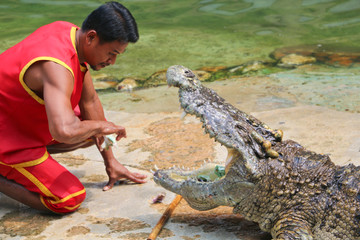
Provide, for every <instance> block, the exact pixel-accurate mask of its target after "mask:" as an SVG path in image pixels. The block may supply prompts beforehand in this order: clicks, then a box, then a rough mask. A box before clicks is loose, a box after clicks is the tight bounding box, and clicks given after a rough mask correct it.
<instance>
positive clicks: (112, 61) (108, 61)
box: [106, 55, 116, 65]
mask: <svg viewBox="0 0 360 240" xmlns="http://www.w3.org/2000/svg"><path fill="white" fill-rule="evenodd" d="M115 62H116V55H114V56H112V57H110V58H109V59H108V60H107V61H106V63H108V64H111V65H114V64H115Z"/></svg>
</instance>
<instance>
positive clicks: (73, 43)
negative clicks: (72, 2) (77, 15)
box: [70, 27, 77, 53]
mask: <svg viewBox="0 0 360 240" xmlns="http://www.w3.org/2000/svg"><path fill="white" fill-rule="evenodd" d="M70 38H71V42H72V45H73V47H74V49H75V51H76V53H77V49H76V27H72V28H71V31H70Z"/></svg>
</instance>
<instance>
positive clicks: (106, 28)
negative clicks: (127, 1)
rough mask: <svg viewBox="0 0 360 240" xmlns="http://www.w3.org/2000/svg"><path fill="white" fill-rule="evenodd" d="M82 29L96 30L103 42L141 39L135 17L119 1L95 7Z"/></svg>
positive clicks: (133, 41)
mask: <svg viewBox="0 0 360 240" xmlns="http://www.w3.org/2000/svg"><path fill="white" fill-rule="evenodd" d="M81 28H82V30H83V31H87V30H95V31H96V32H97V34H98V36H99V38H100V41H101V42H112V41H115V40H117V41H120V42H132V43H135V42H136V41H137V40H138V39H139V33H138V29H137V25H136V22H135V19H134V17H133V16H132V14H131V13H130V11H129V10H128V9H127V8H126V7H124V6H123V5H122V4H120V3H118V2H107V3H105V4H103V5H101V6H100V7H98V8H97V9H95V10H94V11H93V12H92V13H90V14H89V16H88V17H87V18H86V19H85V21H84V22H83V24H82V27H81Z"/></svg>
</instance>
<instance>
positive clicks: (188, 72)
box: [184, 70, 195, 78]
mask: <svg viewBox="0 0 360 240" xmlns="http://www.w3.org/2000/svg"><path fill="white" fill-rule="evenodd" d="M184 73H185V76H186V77H188V78H193V77H195V74H194V73H193V72H192V71H190V70H185V71H184Z"/></svg>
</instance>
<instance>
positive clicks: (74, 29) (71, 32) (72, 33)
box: [70, 27, 87, 72]
mask: <svg viewBox="0 0 360 240" xmlns="http://www.w3.org/2000/svg"><path fill="white" fill-rule="evenodd" d="M76 31H77V28H76V27H72V28H71V31H70V38H71V42H72V44H73V47H74V49H75V51H76V54H77V55H78V51H77V49H76ZM80 70H81V71H82V72H86V71H87V67H85V66H83V65H81V64H80Z"/></svg>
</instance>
